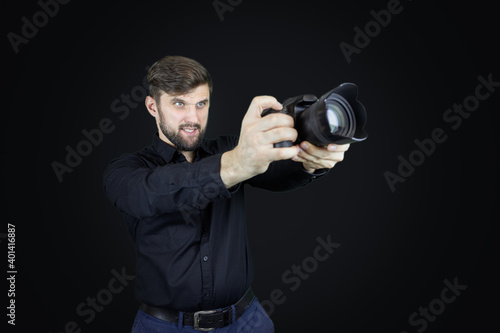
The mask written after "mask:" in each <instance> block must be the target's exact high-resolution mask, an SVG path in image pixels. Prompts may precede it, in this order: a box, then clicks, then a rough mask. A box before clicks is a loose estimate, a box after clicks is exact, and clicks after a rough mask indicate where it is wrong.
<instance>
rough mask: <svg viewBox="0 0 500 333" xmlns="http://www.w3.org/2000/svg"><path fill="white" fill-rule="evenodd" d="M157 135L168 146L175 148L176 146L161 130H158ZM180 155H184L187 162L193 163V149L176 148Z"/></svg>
mask: <svg viewBox="0 0 500 333" xmlns="http://www.w3.org/2000/svg"><path fill="white" fill-rule="evenodd" d="M158 134H159V137H160V139H161V140H162V141H164V142H165V143H167V144H168V145H169V146H171V147H174V148H175V149H177V147H176V146H175V145H174V144H173V143H172V142H171V141H170V140H169V139H167V137H166V136H165V135H164V134H163V132H162V131H159V133H158ZM177 150H178V151H179V152H180V153H181V154H182V155H184V157H185V158H186V160H187V161H188V162H189V163H193V160H194V156H195V151H186V150H179V149H177Z"/></svg>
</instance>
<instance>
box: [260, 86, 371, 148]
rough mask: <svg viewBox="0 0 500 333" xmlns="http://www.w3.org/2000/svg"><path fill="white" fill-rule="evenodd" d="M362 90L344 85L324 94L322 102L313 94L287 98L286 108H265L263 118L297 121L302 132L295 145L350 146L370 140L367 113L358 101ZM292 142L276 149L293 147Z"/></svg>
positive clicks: (279, 143)
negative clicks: (281, 116)
mask: <svg viewBox="0 0 500 333" xmlns="http://www.w3.org/2000/svg"><path fill="white" fill-rule="evenodd" d="M357 97H358V87H357V86H356V85H355V84H353V83H343V84H341V85H339V86H338V87H336V88H334V89H332V90H330V91H329V92H327V93H325V94H324V95H322V96H321V97H320V98H319V99H318V98H317V97H316V96H314V95H311V94H305V95H299V96H296V97H292V98H288V99H286V100H285V101H284V102H283V103H282V104H283V109H281V110H274V109H265V110H263V111H262V116H267V115H269V114H271V113H284V114H287V115H289V116H291V117H292V118H293V119H294V124H295V125H294V127H295V129H296V130H297V132H298V138H297V141H296V142H295V143H298V142H301V141H308V142H310V143H312V144H313V145H316V146H327V145H329V144H330V143H335V144H348V143H354V142H360V141H363V140H365V139H366V138H367V137H368V133H366V131H365V130H364V126H365V124H366V118H367V117H366V110H365V107H364V106H363V104H361V103H360V102H359V101H358V100H357ZM293 144H294V143H292V142H291V141H284V142H278V143H275V144H274V147H275V148H281V147H291V146H292V145H293Z"/></svg>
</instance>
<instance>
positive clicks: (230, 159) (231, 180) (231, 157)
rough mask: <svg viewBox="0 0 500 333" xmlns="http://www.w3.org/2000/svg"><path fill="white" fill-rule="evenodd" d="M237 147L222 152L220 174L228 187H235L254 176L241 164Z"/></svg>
mask: <svg viewBox="0 0 500 333" xmlns="http://www.w3.org/2000/svg"><path fill="white" fill-rule="evenodd" d="M237 156H238V154H237V148H235V149H233V150H230V151H227V152H225V153H224V154H222V157H221V161H220V176H221V179H222V182H223V183H224V185H225V186H226V187H227V188H230V187H233V186H234V185H237V184H238V183H241V182H242V181H244V180H247V179H249V178H251V177H252V175H249V174H248V173H247V172H246V171H245V169H244V168H243V167H242V166H241V165H240V163H239V159H238V157H237Z"/></svg>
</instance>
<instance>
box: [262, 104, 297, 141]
mask: <svg viewBox="0 0 500 333" xmlns="http://www.w3.org/2000/svg"><path fill="white" fill-rule="evenodd" d="M271 113H284V114H287V115H290V113H289V112H288V110H287V109H286V108H285V107H284V108H283V109H282V110H274V109H271V108H269V109H265V110H262V113H261V115H262V117H265V116H267V115H269V114H271ZM292 146H293V142H292V141H281V142H276V143H274V144H273V147H274V148H286V147H292Z"/></svg>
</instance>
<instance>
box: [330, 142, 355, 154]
mask: <svg viewBox="0 0 500 333" xmlns="http://www.w3.org/2000/svg"><path fill="white" fill-rule="evenodd" d="M349 147H350V144H345V145H337V144H335V143H330V144H329V145H328V147H327V149H326V150H328V151H332V152H333V151H337V152H339V151H346V150H347V149H349Z"/></svg>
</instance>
